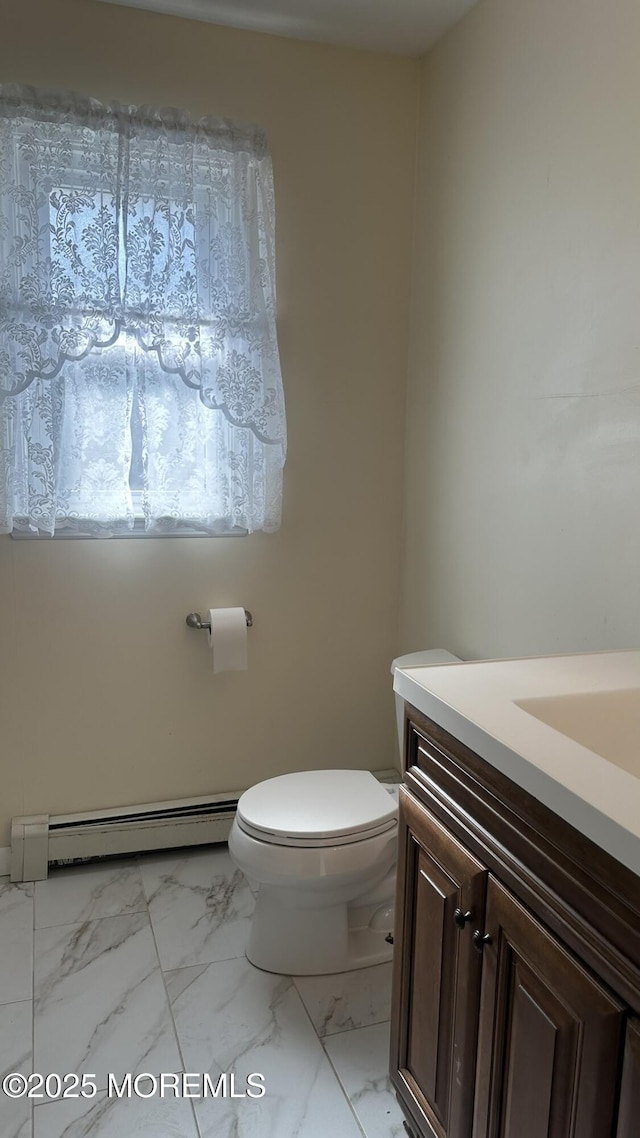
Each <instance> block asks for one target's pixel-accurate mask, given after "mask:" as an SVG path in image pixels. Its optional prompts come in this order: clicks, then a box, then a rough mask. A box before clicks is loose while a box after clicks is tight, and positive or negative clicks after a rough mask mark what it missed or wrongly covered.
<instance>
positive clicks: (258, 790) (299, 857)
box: [229, 649, 458, 976]
mask: <svg viewBox="0 0 640 1138" xmlns="http://www.w3.org/2000/svg"><path fill="white" fill-rule="evenodd" d="M456 662H458V658H457V657H456V656H452V655H451V653H450V652H446V651H444V650H441V649H437V650H432V651H427V652H414V653H412V654H410V655H409V656H400V657H398V659H397V660H394V661H393V664H392V667H391V671H392V673H393V672H394V671H395V669H396V668H398V667H426V666H430V665H433V664H447V663H456ZM396 711H397V722H398V741H399V745H400V761H401V763H402V731H403V723H404V716H403V707H402V700H401V699H399V697H398V696H396ZM397 829H398V819H397V786H394V785H392V784H387V783H381V782H379V781H378V779H377V778H376V777H375V776H374V775H373V774H371V772H370V771H363V770H314V771H300V772H298V773H296V774H284V775H279V776H277V777H276V778H269V779H266V780H265V781H264V782H260V783H258V784H257V785H256V786H252V787H251V788H250V789H249V790H247V791H245V793H244V794H243V795H241V797H240V800H239V802H238V810H237V814H236V817H235V820H234V822H233V826H232V828H231V833H230V835H229V852H230V854H231V857H232V858H233V860H234V862H235V863H236V865H237V866H238V867H239V869H241V870H242V872H243V873H244V874H245V876H246V877H247V878H248V879H249V881H251V882H252V883H253V884H254V885H257V887H258V888H257V896H256V906H255V911H254V913H253V916H252V917H251V928H250V933H249V943H248V947H247V957H248V959H249V960H250V961H251V963H252V964H255V965H256V966H257V967H258V968H263V969H265V970H266V971H267V972H280V973H284V974H287V975H293V976H316V975H323V974H327V973H331V972H348V971H350V970H352V969H354V968H364V967H366V966H367V965H372V964H381V963H383V962H384V961H387V960H390V959H391V956H392V953H393V909H394V895H395V870H396V834H397Z"/></svg>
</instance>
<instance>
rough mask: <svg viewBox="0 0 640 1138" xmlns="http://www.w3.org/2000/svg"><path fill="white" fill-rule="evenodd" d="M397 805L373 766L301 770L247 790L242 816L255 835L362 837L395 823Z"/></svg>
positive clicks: (289, 839)
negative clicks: (373, 769) (375, 774)
mask: <svg viewBox="0 0 640 1138" xmlns="http://www.w3.org/2000/svg"><path fill="white" fill-rule="evenodd" d="M396 817H397V807H396V802H395V800H394V798H393V797H392V795H391V794H389V793H388V791H387V790H385V788H384V786H383V785H382V784H381V783H379V782H378V780H377V779H376V778H375V777H374V776H373V775H372V774H371V772H370V771H345V770H338V771H335V770H334V771H300V772H298V773H297V774H283V775H279V776H278V778H269V779H267V780H266V781H265V782H260V783H258V785H257V786H252V787H251V789H250V790H246V791H245V793H244V794H243V795H242V796H241V797H240V801H239V802H238V822H239V824H240V825H241V826H242V827H243V828H245V829H246V830H248V831H249V832H250V833H253V834H254V835H255V836H258V837H264V840H265V841H268V842H272V843H274V844H276V845H278V844H284V845H288V844H290V843H291V844H293V843H295V842H299V843H300V844H301V845H306V844H308V843H313V844H318V843H320V842H322V843H324V842H326V843H327V844H330V843H331V842H332V841H335V842H337V843H339V844H342V843H344V842H345V840H349V839H351V840H355V841H358V840H361V839H362V838H365V837H369V836H373V834H374V833H381V832H384V831H385V830H387V829H391V828H392V827H393V826H395V824H396Z"/></svg>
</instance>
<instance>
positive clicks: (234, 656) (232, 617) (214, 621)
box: [209, 608, 247, 672]
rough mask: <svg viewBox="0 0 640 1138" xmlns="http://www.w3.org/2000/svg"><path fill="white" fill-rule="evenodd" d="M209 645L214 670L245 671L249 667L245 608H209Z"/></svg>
mask: <svg viewBox="0 0 640 1138" xmlns="http://www.w3.org/2000/svg"><path fill="white" fill-rule="evenodd" d="M209 620H210V622H211V629H210V631H209V647H210V648H212V649H213V670H214V672H244V671H245V670H246V667H247V618H246V616H245V611H244V609H243V608H242V609H240V608H230V609H209Z"/></svg>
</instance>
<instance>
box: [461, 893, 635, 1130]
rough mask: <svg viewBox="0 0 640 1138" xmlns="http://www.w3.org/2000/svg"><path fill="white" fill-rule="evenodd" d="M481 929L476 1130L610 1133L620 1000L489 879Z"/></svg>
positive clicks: (619, 1044)
mask: <svg viewBox="0 0 640 1138" xmlns="http://www.w3.org/2000/svg"><path fill="white" fill-rule="evenodd" d="M484 932H485V935H487V936H489V937H490V938H491V939H490V941H489V942H487V943H486V944H485V946H484V949H483V972H482V995H481V1002H480V1022H479V1029H478V1069H477V1074H476V1102H475V1111H474V1126H473V1135H474V1138H567V1136H568V1135H571V1136H574V1138H609V1136H610V1135H611V1134H613V1133H615V1117H616V1089H617V1079H618V1072H619V1069H620V1058H621V1050H622V1040H623V1030H624V1012H623V1008H622V1006H621V1005H620V1004H619V1003H618V1002H617V1000H616V999H615V998H614V997H613V996H612V995H611V994H610V993H609V992H608V991H607V990H606V989H605V988H604V987H603V986H602V985H601V984H600V983H599V982H598V981H597V980H596V979H595V978H594V977H592V976H591V974H590V973H588V972H587V971H586V970H585V969H584V967H583V966H582V965H581V964H580V963H579V962H578V960H577V959H576V958H575V957H573V956H572V955H571V953H570V952H568V950H567V949H566V948H564V946H563V945H562V944H561V943H560V942H559V941H557V940H556V939H555V938H554V937H553V936H552V934H551V933H550V932H549V931H548V930H547V929H545V928H544V927H543V926H542V925H540V924H539V923H538V922H537V921H536V920H535V918H534V917H532V916H531V914H530V913H529V912H528V911H527V910H526V909H525V908H524V907H523V906H522V905H520V903H519V902H518V901H516V899H515V898H514V897H512V895H511V894H510V893H508V892H507V891H506V890H505V889H504V888H503V887H502V886H501V885H500V884H498V882H496V881H494V879H493V878H490V879H489V885H488V889H487V909H486V919H485V928H484ZM625 1138H626V1136H625Z"/></svg>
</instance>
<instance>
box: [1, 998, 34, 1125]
mask: <svg viewBox="0 0 640 1138" xmlns="http://www.w3.org/2000/svg"><path fill="white" fill-rule="evenodd" d="M31 1016H32V1005H31V1001H30V1000H25V1001H24V1002H23V1003H20V1004H3V1005H2V1006H0V1081H1V1080H2V1079H4V1076H5V1075H9V1074H13V1073H14V1072H17V1073H18V1074H21V1075H30V1074H31V1071H32V1070H33V1063H32V1062H31ZM0 1135H1V1136H2V1138H31V1103H30V1102H29V1101H28V1100H27V1099H15V1100H13V1101H12V1100H11V1099H9V1098H7V1097H6V1095H4V1094H3V1093H2V1091H0Z"/></svg>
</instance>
